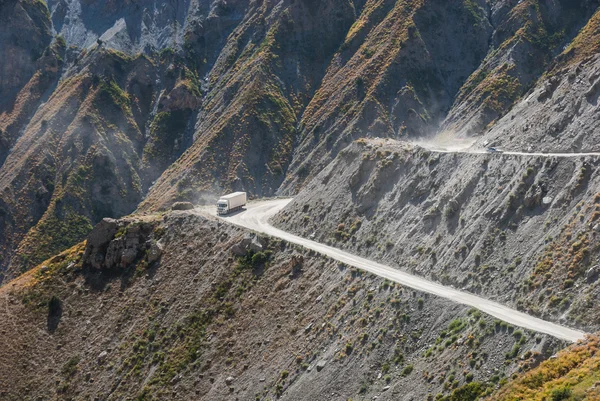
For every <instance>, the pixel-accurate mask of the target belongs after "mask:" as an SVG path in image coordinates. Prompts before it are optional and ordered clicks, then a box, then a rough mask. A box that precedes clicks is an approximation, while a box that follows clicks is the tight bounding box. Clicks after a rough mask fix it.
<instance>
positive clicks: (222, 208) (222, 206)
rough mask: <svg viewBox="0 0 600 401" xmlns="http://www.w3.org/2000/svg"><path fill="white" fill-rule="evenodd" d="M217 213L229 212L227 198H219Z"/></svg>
mask: <svg viewBox="0 0 600 401" xmlns="http://www.w3.org/2000/svg"><path fill="white" fill-rule="evenodd" d="M217 213H218V214H227V213H229V202H227V201H226V200H219V201H218V202H217Z"/></svg>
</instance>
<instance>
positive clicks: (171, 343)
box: [0, 212, 564, 400]
mask: <svg viewBox="0 0 600 401" xmlns="http://www.w3.org/2000/svg"><path fill="white" fill-rule="evenodd" d="M240 255H241V256H240ZM0 304H1V305H2V307H0V316H1V319H0V330H1V331H2V336H1V337H0V344H1V346H2V349H3V350H4V352H3V353H2V354H1V355H0V372H1V374H0V384H2V386H1V388H0V395H1V396H2V398H3V399H6V400H22V399H37V398H39V397H42V398H48V397H52V399H57V400H62V399H73V398H75V399H88V398H91V399H93V398H100V399H106V400H116V399H123V398H137V399H140V400H153V399H165V398H168V399H174V400H184V399H190V398H194V399H200V400H215V399H228V398H231V397H234V398H238V399H244V400H248V399H259V400H267V399H275V398H280V397H285V398H286V399H290V400H306V399H307V398H309V399H323V397H324V396H325V397H326V398H327V399H332V400H347V399H349V398H358V399H372V398H373V397H375V396H377V397H378V398H379V399H383V400H391V399H398V397H400V396H402V395H408V396H410V397H414V398H417V399H425V398H427V397H433V396H434V395H436V394H438V393H439V394H441V395H442V396H443V395H444V394H446V395H450V394H451V393H452V392H453V391H454V389H456V388H461V387H463V386H465V385H467V386H474V385H477V386H478V388H479V389H480V393H481V394H483V393H486V392H490V391H491V389H492V388H493V387H494V386H495V383H497V382H498V381H499V380H502V379H503V378H505V377H509V376H510V375H511V374H512V373H514V372H517V371H523V370H528V369H530V368H531V367H533V366H536V365H537V364H538V363H539V362H540V360H542V359H544V358H547V357H548V356H550V355H552V354H553V353H554V352H555V351H556V349H557V348H559V347H561V346H564V344H563V343H562V342H559V341H556V340H554V339H551V338H548V337H546V336H543V335H539V334H534V333H529V332H524V331H522V330H519V329H517V328H514V327H512V326H510V327H509V326H507V325H506V324H504V323H502V322H500V321H494V320H493V319H490V318H489V317H488V316H485V315H482V314H481V313H479V312H478V311H476V310H468V308H466V307H464V306H459V305H453V304H449V303H448V302H446V301H445V300H443V299H439V298H436V297H432V296H428V295H426V294H420V293H417V292H414V291H412V290H410V289H407V288H402V287H401V286H398V285H394V284H393V283H390V282H387V281H385V280H382V279H379V278H376V277H373V276H370V275H367V274H364V273H361V272H360V271H357V270H355V269H349V268H347V267H345V266H343V265H340V264H338V263H335V262H332V261H331V260H327V259H325V258H323V257H320V256H318V255H313V254H310V253H309V252H307V251H305V250H302V249H295V248H294V247H292V246H290V245H289V244H286V243H285V242H280V241H275V240H269V239H267V238H256V237H254V236H253V235H249V234H248V233H246V232H244V231H243V230H241V229H238V228H234V227H233V226H230V225H227V224H224V223H222V222H220V221H217V220H213V219H207V218H206V217H202V216H199V215H196V214H195V213H194V212H189V213H181V212H174V213H168V214H165V215H163V216H145V217H143V218H130V219H125V220H119V221H115V220H105V221H103V222H102V223H100V224H99V225H98V226H97V227H96V228H95V229H94V231H93V232H92V234H91V235H90V237H89V238H88V241H87V244H85V243H82V244H80V245H77V246H76V247H74V248H72V249H70V250H68V251H67V252H65V253H63V254H62V255H58V256H56V257H54V258H52V259H50V260H48V261H46V262H44V263H43V264H42V265H41V266H38V267H37V268H36V269H34V270H32V271H30V272H29V273H26V274H25V275H23V276H21V277H20V278H19V279H17V280H15V281H13V282H10V283H7V284H6V285H5V286H3V287H2V288H1V289H0Z"/></svg>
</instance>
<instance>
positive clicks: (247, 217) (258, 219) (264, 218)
mask: <svg viewBox="0 0 600 401" xmlns="http://www.w3.org/2000/svg"><path fill="white" fill-rule="evenodd" d="M290 201H291V199H275V200H266V201H257V202H251V203H249V204H248V205H247V207H246V210H244V211H242V212H239V213H237V214H234V215H230V216H223V217H219V218H221V219H223V220H224V221H227V222H230V223H232V224H235V225H238V226H240V227H244V228H247V229H250V230H254V231H257V232H260V233H263V234H267V235H270V236H273V237H277V238H280V239H283V240H285V241H288V242H291V243H294V244H298V245H301V246H303V247H305V248H307V249H311V250H313V251H316V252H319V253H321V254H323V255H326V256H329V257H331V258H333V259H335V260H338V261H340V262H343V263H345V264H347V265H349V266H354V267H356V268H359V269H361V270H364V271H367V272H370V273H373V274H375V275H377V276H380V277H383V278H386V279H388V280H390V281H394V282H396V283H399V284H401V285H404V286H407V287H410V288H413V289H415V290H418V291H422V292H426V293H430V294H433V295H436V296H439V297H442V298H446V299H448V300H450V301H453V302H456V303H459V304H463V305H469V306H472V307H474V308H477V309H479V310H481V311H482V312H485V313H487V314H489V315H491V316H494V317H496V318H498V319H501V320H503V321H505V322H507V323H510V324H512V325H515V326H519V327H522V328H525V329H529V330H533V331H536V332H540V333H545V334H549V335H551V336H553V337H556V338H560V339H562V340H567V341H571V342H577V341H578V340H581V339H583V338H584V337H585V334H586V333H584V332H581V331H577V330H573V329H570V328H568V327H564V326H561V325H558V324H555V323H550V322H546V321H544V320H541V319H539V318H536V317H533V316H530V315H527V314H525V313H523V312H519V311H517V310H515V309H511V308H509V307H507V306H504V305H501V304H499V303H497V302H493V301H490V300H488V299H485V298H482V297H479V296H477V295H473V294H470V293H467V292H463V291H459V290H457V289H455V288H452V287H447V286H444V285H441V284H438V283H434V282H432V281H429V280H427V279H425V278H422V277H418V276H414V275H412V274H409V273H406V272H403V271H400V270H398V269H395V268H393V267H390V266H386V265H383V264H381V263H377V262H374V261H372V260H369V259H366V258H363V257H360V256H357V255H353V254H352V253H349V252H345V251H342V250H340V249H337V248H334V247H331V246H328V245H323V244H320V243H318V242H315V241H311V240H309V239H306V238H302V237H299V236H297V235H294V234H290V233H288V232H286V231H283V230H280V229H278V228H275V227H273V226H272V225H271V224H269V219H270V218H271V217H272V216H273V215H275V214H276V213H277V212H279V211H280V210H281V209H283V208H284V207H285V206H286V205H287V204H288V203H289V202H290ZM213 209H214V208H211V209H207V210H210V213H211V214H213V215H216V210H213Z"/></svg>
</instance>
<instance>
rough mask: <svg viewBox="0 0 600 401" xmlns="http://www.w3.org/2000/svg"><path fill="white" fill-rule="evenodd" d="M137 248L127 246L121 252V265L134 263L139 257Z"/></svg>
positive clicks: (125, 265)
mask: <svg viewBox="0 0 600 401" xmlns="http://www.w3.org/2000/svg"><path fill="white" fill-rule="evenodd" d="M137 254H138V252H137V249H135V248H127V249H125V250H124V251H123V253H122V254H121V263H120V265H121V267H127V266H128V265H130V264H131V263H133V262H134V261H135V259H136V258H137Z"/></svg>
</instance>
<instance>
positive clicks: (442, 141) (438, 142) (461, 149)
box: [410, 132, 484, 153]
mask: <svg viewBox="0 0 600 401" xmlns="http://www.w3.org/2000/svg"><path fill="white" fill-rule="evenodd" d="M475 142H477V138H459V137H457V136H455V135H454V134H451V133H448V132H446V133H441V134H439V135H435V136H433V137H430V138H424V139H419V140H416V141H410V143H412V144H413V145H416V146H420V147H422V148H425V149H428V150H431V151H434V152H448V153H482V152H484V150H483V149H474V146H473V145H475Z"/></svg>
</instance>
